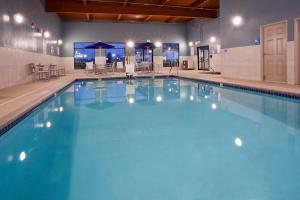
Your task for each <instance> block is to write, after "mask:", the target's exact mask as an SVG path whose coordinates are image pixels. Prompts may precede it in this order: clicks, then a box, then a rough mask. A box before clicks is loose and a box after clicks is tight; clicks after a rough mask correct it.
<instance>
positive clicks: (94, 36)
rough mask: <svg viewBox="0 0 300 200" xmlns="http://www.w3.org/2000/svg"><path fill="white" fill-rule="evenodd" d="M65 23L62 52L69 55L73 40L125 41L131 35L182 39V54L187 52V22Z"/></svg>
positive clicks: (141, 38) (133, 37)
mask: <svg viewBox="0 0 300 200" xmlns="http://www.w3.org/2000/svg"><path fill="white" fill-rule="evenodd" d="M62 27H63V40H64V45H63V56H66V57H70V56H73V43H74V42H97V41H100V40H101V41H102V42H125V41H127V40H129V39H131V40H134V41H135V42H146V40H151V41H156V40H160V41H161V42H163V43H164V42H171V43H179V45H180V55H181V56H185V55H187V53H188V49H187V40H186V36H187V35H186V24H163V23H147V24H143V23H114V22H78V21H77V22H75V21H64V22H63V23H62Z"/></svg>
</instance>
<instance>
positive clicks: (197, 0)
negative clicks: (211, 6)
mask: <svg viewBox="0 0 300 200" xmlns="http://www.w3.org/2000/svg"><path fill="white" fill-rule="evenodd" d="M205 1H207V0H196V1H194V2H193V3H192V4H190V7H193V8H198V7H199V6H201V4H203V3H204V2H205Z"/></svg>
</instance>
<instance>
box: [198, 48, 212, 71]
mask: <svg viewBox="0 0 300 200" xmlns="http://www.w3.org/2000/svg"><path fill="white" fill-rule="evenodd" d="M204 48H205V49H206V48H207V49H208V54H210V49H209V45H203V46H199V47H197V60H198V70H201V69H200V64H199V63H200V62H199V61H200V58H199V51H200V50H201V49H204ZM208 62H210V60H209V61H208ZM208 64H210V63H208ZM202 70H203V69H202Z"/></svg>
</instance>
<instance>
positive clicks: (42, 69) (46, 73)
mask: <svg viewBox="0 0 300 200" xmlns="http://www.w3.org/2000/svg"><path fill="white" fill-rule="evenodd" d="M37 68H38V73H39V79H46V80H49V79H50V68H49V66H47V65H37Z"/></svg>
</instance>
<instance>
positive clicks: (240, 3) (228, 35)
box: [187, 0, 300, 48]
mask: <svg viewBox="0 0 300 200" xmlns="http://www.w3.org/2000/svg"><path fill="white" fill-rule="evenodd" d="M220 3H221V7H220V18H219V19H217V20H208V21H203V20H193V21H192V22H190V23H188V25H187V35H188V40H189V41H197V40H200V41H202V44H207V43H209V42H208V39H209V37H210V36H211V35H216V36H217V38H218V39H219V41H218V42H217V43H221V45H222V48H231V47H240V46H248V45H254V44H255V42H254V41H255V39H257V38H259V37H260V25H263V24H268V23H273V22H276V21H281V20H288V21H289V40H293V38H294V29H293V26H294V18H297V17H300V1H299V0H274V1H272V0H251V1H246V0H220ZM234 15H241V16H242V17H243V18H244V21H245V23H244V25H243V26H241V27H239V28H236V27H233V26H232V24H231V19H232V16H234ZM201 24H202V27H203V29H202V30H201V29H199V28H198V27H199V26H200V25H201ZM201 36H202V38H201Z"/></svg>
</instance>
